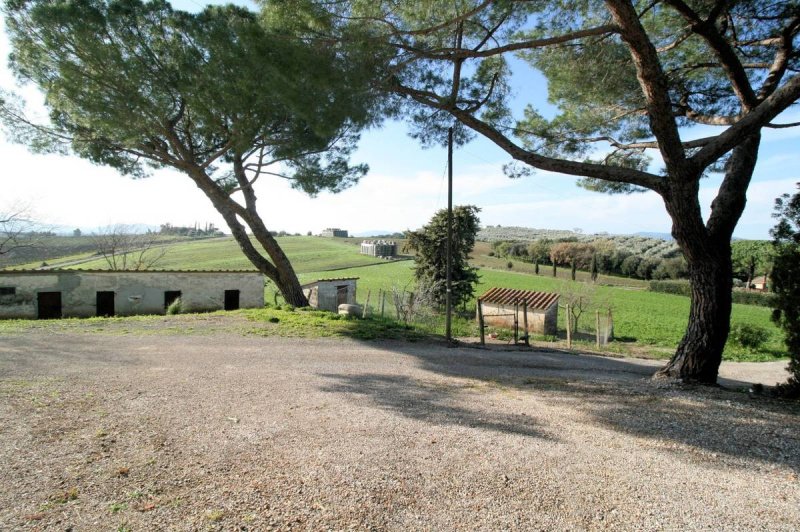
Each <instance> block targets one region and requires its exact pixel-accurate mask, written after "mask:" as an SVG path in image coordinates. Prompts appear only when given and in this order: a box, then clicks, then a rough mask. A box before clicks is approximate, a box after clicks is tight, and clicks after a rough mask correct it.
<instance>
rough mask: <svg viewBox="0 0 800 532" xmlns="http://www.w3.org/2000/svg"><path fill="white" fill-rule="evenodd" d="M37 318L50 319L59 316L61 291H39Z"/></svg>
mask: <svg viewBox="0 0 800 532" xmlns="http://www.w3.org/2000/svg"><path fill="white" fill-rule="evenodd" d="M36 296H37V301H38V303H39V319H40V320H52V319H57V318H60V317H61V292H39V293H38V294H37V295H36Z"/></svg>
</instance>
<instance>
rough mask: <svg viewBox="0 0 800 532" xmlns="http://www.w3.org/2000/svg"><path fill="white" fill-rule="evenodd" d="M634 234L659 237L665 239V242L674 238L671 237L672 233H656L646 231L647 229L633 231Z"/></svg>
mask: <svg viewBox="0 0 800 532" xmlns="http://www.w3.org/2000/svg"><path fill="white" fill-rule="evenodd" d="M635 236H644V237H647V238H660V239H661V240H666V241H667V242H672V241H673V240H675V239H674V238H672V235H671V234H669V233H656V232H648V231H640V232H638V233H635Z"/></svg>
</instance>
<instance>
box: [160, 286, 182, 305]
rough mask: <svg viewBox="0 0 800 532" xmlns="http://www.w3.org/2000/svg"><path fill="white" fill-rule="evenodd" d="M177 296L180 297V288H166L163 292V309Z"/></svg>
mask: <svg viewBox="0 0 800 532" xmlns="http://www.w3.org/2000/svg"><path fill="white" fill-rule="evenodd" d="M179 297H181V291H180V290H167V291H166V292H164V310H167V307H169V306H170V305H171V304H173V303H174V302H175V300H176V299H178V298H179Z"/></svg>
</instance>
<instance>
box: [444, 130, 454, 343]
mask: <svg viewBox="0 0 800 532" xmlns="http://www.w3.org/2000/svg"><path fill="white" fill-rule="evenodd" d="M446 253H447V266H446V272H447V273H446V280H445V337H446V338H447V344H448V345H450V344H451V343H452V341H453V331H452V314H453V128H452V127H451V128H449V129H448V130H447V251H446Z"/></svg>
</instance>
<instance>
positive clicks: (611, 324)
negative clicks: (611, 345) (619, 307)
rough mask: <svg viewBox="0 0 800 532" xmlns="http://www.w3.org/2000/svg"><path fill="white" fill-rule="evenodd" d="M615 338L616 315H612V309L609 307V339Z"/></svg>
mask: <svg viewBox="0 0 800 532" xmlns="http://www.w3.org/2000/svg"><path fill="white" fill-rule="evenodd" d="M613 339H614V317H613V316H611V309H608V341H609V342H610V341H611V340H613Z"/></svg>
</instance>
